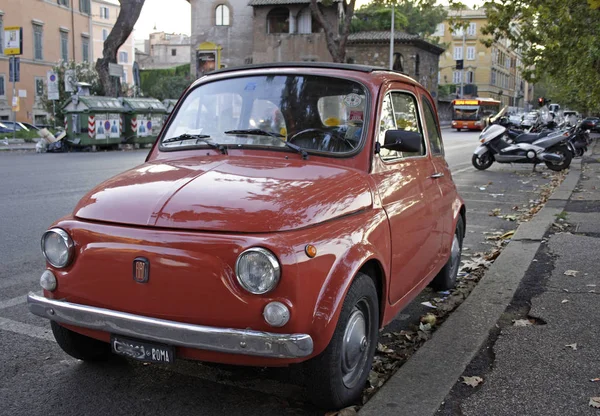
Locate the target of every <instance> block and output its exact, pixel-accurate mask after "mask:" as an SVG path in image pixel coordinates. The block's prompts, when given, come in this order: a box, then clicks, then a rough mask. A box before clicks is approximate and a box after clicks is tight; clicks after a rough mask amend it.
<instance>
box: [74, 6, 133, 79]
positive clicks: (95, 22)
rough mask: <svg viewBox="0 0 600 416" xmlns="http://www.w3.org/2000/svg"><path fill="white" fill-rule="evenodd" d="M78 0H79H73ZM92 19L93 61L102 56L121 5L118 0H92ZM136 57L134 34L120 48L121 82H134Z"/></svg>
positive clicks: (118, 54)
mask: <svg viewBox="0 0 600 416" xmlns="http://www.w3.org/2000/svg"><path fill="white" fill-rule="evenodd" d="M71 1H77V0H71ZM91 8H92V13H91V19H92V40H93V47H92V59H91V61H92V62H96V60H98V59H99V58H102V51H103V49H104V41H105V40H106V38H107V37H108V34H109V33H110V32H111V30H112V28H113V26H114V25H115V23H116V21H117V16H119V11H120V10H121V7H120V5H119V2H118V1H117V0H91ZM134 59H135V54H134V42H133V34H132V35H130V36H129V37H128V38H127V41H126V42H125V43H124V44H123V46H121V47H120V48H119V52H118V53H117V63H118V64H119V65H123V77H122V78H121V83H125V84H129V85H131V84H133V62H134Z"/></svg>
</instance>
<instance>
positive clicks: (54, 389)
mask: <svg viewBox="0 0 600 416" xmlns="http://www.w3.org/2000/svg"><path fill="white" fill-rule="evenodd" d="M444 140H445V145H446V155H447V159H448V161H449V164H450V166H451V168H452V170H453V172H454V175H453V176H454V180H455V182H456V183H457V186H458V188H459V190H460V192H461V194H462V195H463V197H464V198H465V199H466V201H467V206H468V220H467V224H468V232H467V236H466V240H465V247H466V249H467V252H468V251H469V250H471V252H474V251H480V250H485V249H486V248H488V247H489V246H487V245H486V241H485V235H484V234H483V232H486V231H490V230H507V229H511V228H515V227H516V224H515V223H513V222H509V221H506V220H502V219H499V218H496V217H490V216H489V212H490V211H491V210H492V209H494V208H502V212H503V213H508V212H510V211H511V208H512V207H513V206H514V205H520V204H525V203H528V201H529V200H531V199H535V198H536V195H537V193H538V188H537V187H539V186H540V185H543V184H544V183H546V182H547V181H548V179H547V178H546V177H545V176H547V175H546V174H545V172H546V171H545V170H544V169H543V168H541V169H539V170H540V171H541V172H540V173H537V174H533V175H530V173H529V172H530V170H531V168H530V167H529V166H523V167H512V166H510V165H502V166H500V165H494V166H493V167H492V168H491V169H489V170H488V171H485V172H478V171H475V169H474V168H472V167H471V166H470V159H471V154H472V151H473V149H474V147H475V146H476V145H477V134H475V133H466V132H463V133H456V132H451V131H449V130H445V131H444ZM144 158H145V152H143V151H135V152H109V153H74V154H56V155H54V154H45V155H39V154H34V153H27V154H0V178H2V179H1V180H2V185H1V186H0V212H1V213H2V217H1V218H2V221H1V222H0V236H2V237H3V238H1V239H0V253H2V260H1V262H0V351H2V353H3V364H2V365H0V397H2V400H0V414H7V415H26V414H27V415H38V414H39V415H42V414H44V415H54V414H56V415H61V416H62V415H71V414H73V415H80V414H87V415H104V414H110V413H112V414H125V413H127V414H145V415H154V414H156V415H159V414H172V415H179V414H181V415H184V414H185V415H187V414H205V415H216V414H219V415H220V414H232V415H238V414H239V415H242V414H243V415H254V414H256V415H281V414H322V413H323V412H320V411H318V410H316V409H314V408H312V407H311V406H310V405H307V404H306V402H305V400H304V395H303V391H302V390H301V389H300V388H299V387H297V386H295V385H293V384H292V383H289V382H288V377H289V374H288V372H287V371H285V370H268V371H266V370H261V369H243V370H240V369H232V368H229V367H224V366H214V365H202V364H198V363H189V362H180V363H179V364H177V365H175V366H174V367H171V368H163V367H158V366H143V365H140V364H136V363H131V362H126V361H123V360H120V359H118V358H115V359H114V360H113V361H112V362H111V363H109V365H105V366H93V365H84V364H81V363H79V362H78V361H76V360H73V359H70V358H68V357H67V356H66V355H65V354H63V353H62V352H61V351H60V350H59V348H58V346H57V345H56V344H55V343H54V342H53V340H52V336H51V334H49V331H48V323H47V322H46V321H45V320H42V319H38V318H37V317H35V316H32V315H31V314H29V313H28V312H27V310H26V307H25V304H24V295H25V294H26V293H27V292H28V291H30V290H34V291H37V290H38V283H37V282H38V278H39V275H40V273H41V271H42V270H43V267H44V261H43V259H42V256H41V253H40V250H39V239H40V236H41V234H42V233H43V231H44V230H45V229H46V227H47V226H48V225H49V224H50V223H52V222H53V221H54V220H55V219H57V218H59V217H61V216H63V215H66V214H68V213H69V212H70V211H71V210H72V208H73V206H74V205H75V204H76V202H77V201H78V200H79V198H80V197H81V196H82V195H83V194H84V193H85V192H86V191H87V190H89V189H90V188H91V187H92V186H94V185H96V184H98V183H100V182H101V181H103V180H105V179H107V178H109V177H111V176H113V175H114V174H116V173H119V172H121V171H124V170H126V169H128V168H131V167H134V166H136V165H138V164H140V163H142V162H143V160H144ZM430 295H431V294H430V293H429V292H425V293H424V294H423V295H422V296H421V297H420V298H419V299H418V300H417V301H415V302H413V304H412V305H411V306H410V307H409V308H407V309H406V310H405V311H403V313H402V314H401V315H399V317H398V320H397V321H396V322H395V323H394V324H393V326H394V325H395V326H397V327H403V326H406V325H408V324H409V323H410V322H414V321H415V320H416V319H418V316H420V314H422V313H423V311H424V307H423V306H422V305H420V302H421V301H422V300H423V299H427V297H428V296H430Z"/></svg>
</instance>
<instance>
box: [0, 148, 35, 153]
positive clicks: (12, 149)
mask: <svg viewBox="0 0 600 416" xmlns="http://www.w3.org/2000/svg"><path fill="white" fill-rule="evenodd" d="M2 152H35V147H25V148H18V147H0V153H2Z"/></svg>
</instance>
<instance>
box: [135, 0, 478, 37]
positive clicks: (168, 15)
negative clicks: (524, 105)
mask: <svg viewBox="0 0 600 416" xmlns="http://www.w3.org/2000/svg"><path fill="white" fill-rule="evenodd" d="M462 2H463V3H464V4H466V5H467V6H469V7H473V6H474V5H481V4H482V3H483V1H482V0H462ZM366 3H368V0H357V5H361V4H366ZM438 3H439V4H447V3H448V2H447V1H444V0H440V1H438ZM191 20H192V19H191V7H190V3H189V2H188V1H187V0H146V3H145V4H144V7H143V8H142V14H141V15H140V18H139V19H138V21H137V23H136V25H135V32H134V38H135V39H136V40H141V39H148V37H149V35H150V33H152V32H155V31H159V32H167V33H183V34H186V35H190V34H191V26H192V22H191ZM155 27H156V30H154V28H155Z"/></svg>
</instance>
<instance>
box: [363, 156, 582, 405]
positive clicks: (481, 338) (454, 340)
mask: <svg viewBox="0 0 600 416" xmlns="http://www.w3.org/2000/svg"><path fill="white" fill-rule="evenodd" d="M581 164H582V159H578V160H576V161H574V162H573V163H572V164H571V168H570V170H569V173H568V175H567V177H566V178H565V180H564V181H563V183H562V184H561V185H560V186H559V187H558V189H556V190H555V191H554V192H553V193H552V195H551V196H550V198H549V199H548V201H547V202H546V204H545V205H544V207H543V208H542V209H541V210H540V211H539V212H538V213H537V214H536V215H535V216H534V217H533V218H532V219H531V220H530V221H528V222H524V223H521V224H520V225H519V227H518V228H517V231H516V232H515V235H514V237H513V238H512V239H511V241H510V242H509V243H508V245H507V246H506V247H505V248H504V250H503V251H502V253H501V254H500V256H498V258H497V259H496V261H495V262H494V263H493V264H492V265H491V266H490V268H489V269H488V270H487V272H486V273H485V276H484V277H483V278H482V279H481V280H480V282H479V283H478V284H477V286H476V287H475V289H473V291H472V292H471V294H470V295H469V297H467V299H466V300H465V301H464V302H463V304H462V305H460V306H459V307H458V308H457V309H456V310H455V311H454V312H453V313H451V314H450V316H449V318H448V319H447V320H446V321H445V322H444V323H443V324H442V326H441V327H440V328H439V329H438V330H437V331H435V332H434V334H433V336H432V338H431V339H430V340H429V341H427V342H426V343H425V344H424V345H423V347H421V348H420V349H419V350H418V351H417V352H416V353H415V354H414V355H413V356H412V357H411V358H410V359H409V360H408V361H407V362H406V363H405V364H404V365H403V366H402V367H400V369H399V370H398V371H397V372H396V373H395V374H394V375H393V376H392V377H391V378H390V379H389V380H388V381H387V382H386V383H385V384H384V385H383V387H382V388H381V389H380V390H379V391H378V392H377V393H376V394H375V396H373V398H371V400H369V401H368V402H367V404H366V405H365V406H364V407H363V408H362V409H361V410H360V411H359V412H358V414H359V415H360V416H397V415H398V414H402V415H415V416H428V415H432V416H433V415H435V414H436V413H437V410H438V409H439V407H440V406H441V405H442V403H443V401H444V399H445V398H446V396H447V395H448V393H450V390H451V389H452V387H453V386H454V385H455V384H456V383H457V382H458V381H459V378H460V376H461V375H462V374H463V372H464V371H465V369H466V367H467V365H468V364H469V363H470V362H471V361H472V360H473V358H475V356H476V355H477V353H478V352H479V350H480V348H481V347H482V346H483V344H484V343H485V342H486V340H487V338H488V335H489V332H490V330H491V329H492V328H493V327H494V325H496V322H497V321H498V319H499V318H500V316H501V315H502V313H504V311H505V310H506V307H507V306H508V305H509V304H510V302H511V301H512V299H513V296H514V294H515V292H516V290H517V288H518V287H519V284H520V283H521V280H522V279H523V277H524V276H525V273H526V271H527V269H528V268H529V266H530V265H531V262H532V260H533V258H534V257H535V254H536V253H537V251H538V249H539V248H540V246H541V244H542V242H543V241H542V238H543V236H544V234H545V233H546V230H547V229H548V228H549V227H550V226H551V225H552V223H553V222H554V220H555V218H556V217H555V215H556V214H560V213H561V212H562V211H563V210H564V208H565V206H566V204H567V202H568V200H569V198H570V197H571V194H572V192H573V190H574V189H575V187H576V186H577V183H578V182H579V178H580V176H581Z"/></svg>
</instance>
